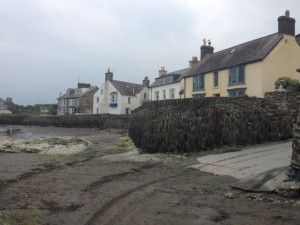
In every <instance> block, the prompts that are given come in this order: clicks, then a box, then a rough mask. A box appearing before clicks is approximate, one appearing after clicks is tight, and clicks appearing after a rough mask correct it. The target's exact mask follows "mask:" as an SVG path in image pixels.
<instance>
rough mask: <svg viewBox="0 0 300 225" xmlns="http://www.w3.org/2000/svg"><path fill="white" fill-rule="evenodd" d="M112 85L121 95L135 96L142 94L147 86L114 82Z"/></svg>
mask: <svg viewBox="0 0 300 225" xmlns="http://www.w3.org/2000/svg"><path fill="white" fill-rule="evenodd" d="M111 83H112V84H113V85H114V87H115V88H116V89H117V90H118V91H119V92H120V94H121V95H126V96H135V94H138V93H140V92H141V91H142V90H143V89H144V88H145V86H143V85H141V84H134V83H128V82H124V81H118V80H112V81H111Z"/></svg>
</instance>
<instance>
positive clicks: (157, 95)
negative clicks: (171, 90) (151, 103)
mask: <svg viewBox="0 0 300 225" xmlns="http://www.w3.org/2000/svg"><path fill="white" fill-rule="evenodd" d="M154 94H155V100H159V92H158V91H156V92H154Z"/></svg>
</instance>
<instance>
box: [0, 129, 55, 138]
mask: <svg viewBox="0 0 300 225" xmlns="http://www.w3.org/2000/svg"><path fill="white" fill-rule="evenodd" d="M0 133H6V135H7V136H9V137H11V138H23V139H43V138H46V139H48V138H53V137H58V136H57V135H53V134H33V133H32V132H29V131H27V130H26V129H21V128H15V127H14V128H10V127H7V128H1V129H0Z"/></svg>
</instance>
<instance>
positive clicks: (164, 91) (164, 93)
mask: <svg viewBox="0 0 300 225" xmlns="http://www.w3.org/2000/svg"><path fill="white" fill-rule="evenodd" d="M162 95H163V99H166V97H167V96H166V90H163V91H162Z"/></svg>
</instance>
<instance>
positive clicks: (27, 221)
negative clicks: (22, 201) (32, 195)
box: [0, 204, 48, 225]
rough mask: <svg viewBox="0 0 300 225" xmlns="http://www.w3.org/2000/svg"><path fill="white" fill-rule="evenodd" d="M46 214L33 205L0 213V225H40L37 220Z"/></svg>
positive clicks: (36, 205) (45, 211) (43, 210)
mask: <svg viewBox="0 0 300 225" xmlns="http://www.w3.org/2000/svg"><path fill="white" fill-rule="evenodd" d="M47 213H48V211H47V210H45V209H41V207H40V206H39V205H38V204H33V205H30V206H28V207H26V208H25V209H22V210H14V211H13V210H11V211H0V224H3V225H40V224H41V223H39V222H38V221H39V219H41V217H42V216H44V215H46V214H47Z"/></svg>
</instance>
